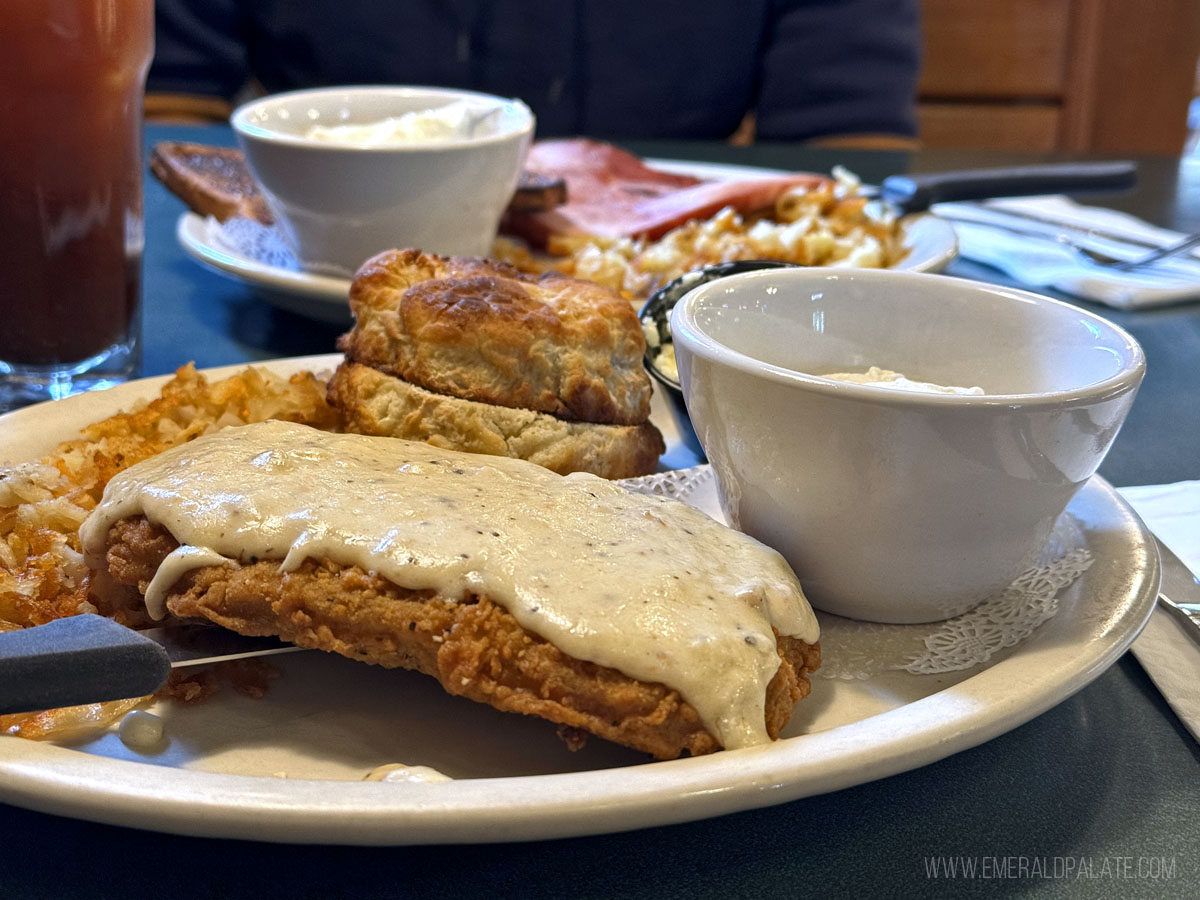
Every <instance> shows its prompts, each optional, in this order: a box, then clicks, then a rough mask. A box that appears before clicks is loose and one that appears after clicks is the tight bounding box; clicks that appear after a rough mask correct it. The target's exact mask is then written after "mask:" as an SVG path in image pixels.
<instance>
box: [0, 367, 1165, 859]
mask: <svg viewBox="0 0 1200 900" xmlns="http://www.w3.org/2000/svg"><path fill="white" fill-rule="evenodd" d="M338 358H339V357H337V356H322V357H309V358H306V359H297V360H281V361H277V362H273V363H267V364H265V365H266V366H268V367H269V368H271V369H272V370H274V371H277V372H280V373H287V372H291V371H296V370H298V369H301V368H309V369H315V370H318V371H320V370H328V369H331V368H332V367H333V366H334V365H335V364H336V362H337V360H338ZM239 368H241V367H231V368H227V369H223V370H215V371H214V373H213V374H214V375H218V376H219V375H223V374H228V373H231V372H233V371H237V370H238V369H239ZM164 381H165V379H162V378H158V379H149V380H145V381H139V382H134V383H131V384H128V385H124V386H122V387H119V388H115V389H113V390H111V391H106V392H102V393H96V394H87V395H83V396H80V397H74V398H71V399H68V400H63V401H59V402H58V403H53V404H44V405H41V406H35V407H30V408H28V409H25V410H20V411H18V412H16V413H11V414H9V415H7V416H4V417H2V418H0V459H7V460H13V459H28V458H33V457H35V456H37V455H38V454H40V453H43V452H45V451H48V450H50V449H51V448H52V447H53V445H54V444H55V443H56V442H57V441H60V440H63V439H66V438H70V437H73V436H74V435H75V432H76V431H77V429H78V428H79V426H81V425H83V424H85V423H87V422H91V421H95V420H97V419H100V418H103V417H104V416H107V415H110V414H112V413H114V412H116V411H118V410H119V409H121V408H124V407H128V406H129V405H131V404H132V403H134V402H135V401H137V400H139V399H142V398H146V397H150V396H152V395H154V394H156V393H157V391H158V389H159V388H160V387H161V385H162V383H163V382H164ZM654 417H655V420H656V421H657V422H658V424H659V426H660V427H661V428H662V429H663V431H664V433H665V435H666V436H667V440H668V444H669V446H670V447H671V452H670V454H669V455H668V457H667V458H668V459H673V460H674V461H675V462H676V463H677V464H686V463H687V462H688V457H687V453H686V451H684V450H683V449H682V448H680V447H679V446H678V436H677V434H676V433H675V431H674V427H673V425H672V423H671V420H670V417H669V416H668V415H667V414H666V413H665V411H664V409H663V408H662V407H656V408H655V410H654ZM1068 512H1069V514H1070V515H1072V516H1074V517H1075V520H1076V522H1077V525H1078V528H1079V530H1080V532H1081V534H1082V535H1083V540H1084V542H1085V543H1086V547H1087V549H1088V550H1089V551H1090V552H1091V553H1092V555H1093V557H1094V559H1095V562H1094V563H1093V565H1092V566H1091V568H1090V569H1088V571H1086V572H1085V573H1084V574H1083V575H1082V576H1081V577H1080V578H1079V579H1078V580H1077V581H1076V582H1075V583H1074V584H1072V585H1071V587H1069V588H1067V589H1066V590H1065V591H1064V592H1063V593H1062V595H1061V596H1060V601H1059V611H1058V613H1057V615H1055V616H1054V617H1053V618H1052V619H1050V620H1049V621H1048V622H1046V623H1045V624H1043V625H1042V626H1041V627H1040V628H1039V629H1038V630H1037V632H1035V634H1034V635H1033V636H1032V637H1030V638H1028V639H1027V640H1025V641H1024V642H1023V643H1021V644H1019V645H1018V646H1017V647H1015V648H1014V649H1012V650H1011V651H1007V652H1006V653H1005V654H1001V655H999V658H994V659H996V661H994V662H993V664H992V665H991V666H990V667H986V668H977V669H973V670H967V671H964V672H958V673H953V674H951V675H937V676H930V675H927V676H917V675H909V674H906V673H889V674H887V675H886V676H879V677H875V678H871V679H868V680H865V681H830V680H818V681H816V683H815V685H814V690H813V694H812V696H811V697H810V698H808V699H807V700H805V701H804V702H802V703H801V704H800V705H799V706H798V707H797V710H796V715H795V717H794V719H793V721H792V723H791V725H790V726H789V727H788V730H787V732H786V737H785V739H783V740H780V741H778V742H776V743H773V744H771V745H769V746H763V747H758V748H753V749H748V750H737V751H726V752H723V753H716V754H713V755H711V756H705V757H699V758H695V759H682V760H675V761H672V762H646V758H645V757H644V756H641V755H639V754H636V753H633V752H631V751H627V750H624V749H622V748H619V747H615V746H613V745H610V744H607V743H606V742H604V741H599V740H593V741H591V742H590V743H589V744H588V746H587V747H585V748H584V749H583V750H582V751H580V752H579V753H574V754H572V753H568V752H567V751H566V750H565V749H564V747H563V745H562V744H561V743H560V742H559V741H558V739H557V738H556V737H555V733H554V727H553V726H552V725H549V724H547V723H545V722H542V721H540V720H537V719H532V718H525V717H521V716H512V715H504V714H502V713H498V712H496V711H494V710H492V709H490V708H487V707H483V706H480V705H478V704H474V703H471V702H469V701H467V700H464V699H462V698H455V697H450V696H448V695H446V694H444V693H443V692H442V690H441V688H440V687H438V686H437V685H436V683H434V682H433V681H432V680H431V679H427V678H424V677H423V676H420V675H416V674H413V673H409V672H398V671H388V670H383V669H379V668H375V667H371V666H364V665H361V664H359V663H355V662H352V661H350V660H345V659H341V658H339V657H333V656H327V655H325V654H318V653H302V654H291V655H289V656H286V657H279V658H278V660H279V661H278V665H279V668H281V669H282V670H283V676H282V677H281V678H280V679H279V680H278V681H277V682H275V683H274V684H273V685H272V687H271V690H270V691H269V693H268V694H267V696H266V698H264V699H262V700H251V699H248V698H245V697H241V696H239V695H236V694H234V693H233V692H225V693H224V694H219V695H218V696H217V697H215V698H214V699H212V700H210V701H208V702H206V703H203V704H200V705H199V706H196V707H193V708H182V709H181V708H178V707H176V706H174V705H172V704H162V706H161V708H160V709H158V710H156V711H157V712H158V713H159V714H160V715H162V716H163V717H164V719H165V723H166V728H167V732H168V734H169V735H170V742H169V744H168V746H167V747H166V748H165V749H164V750H162V751H161V752H159V753H157V754H154V755H149V756H141V755H139V754H137V753H134V752H133V751H131V750H129V749H128V748H126V747H125V746H124V745H123V744H122V743H121V742H120V740H119V739H118V738H117V736H116V735H115V734H113V733H108V734H105V735H104V736H103V737H101V738H99V739H96V740H93V741H90V742H88V743H85V744H79V745H75V746H69V747H68V746H56V745H53V744H49V743H40V742H33V741H25V740H21V739H18V738H15V737H8V736H0V800H2V801H4V802H7V803H12V804H16V805H19V806H25V807H29V808H31V809H37V810H42V811H46V812H51V813H57V814H61V815H68V816H75V817H79V818H85V819H91V820H95V821H100V822H108V823H113V824H119V825H128V826H133V827H138V828H149V829H157V830H162V831H169V832H177V833H183V834H194V835H207V836H224V837H235V838H252V839H256V840H273V841H294V842H322V843H352V844H416V843H443V842H475V841H479V842H491V841H496V840H523V839H538V838H550V837H563V836H568V835H583V834H595V833H602V832H609V831H617V830H625V829H631V828H641V827H646V826H651V825H661V824H666V823H670V822H680V821H687V820H693V819H699V818H704V817H708V816H714V815H718V814H721V813H728V812H733V811H736V810H744V809H750V808H754V807H761V806H768V805H771V804H776V803H782V802H784V801H787V800H792V799H796V798H799V797H805V796H809V795H812V794H819V793H823V792H826V791H832V790H837V789H839V788H843V787H847V786H850V785H855V784H860V783H863V782H868V781H872V780H874V779H877V778H882V777H884V776H887V775H891V774H894V773H897V772H902V771H906V770H908V769H912V768H915V767H917V766H921V765H925V764H926V763H930V762H933V761H935V760H938V759H941V758H943V757H945V756H948V755H950V754H952V753H955V752H958V751H960V750H963V749H966V748H968V747H972V746H974V745H976V744H980V743H982V742H984V741H986V740H989V739H990V738H992V737H995V736H996V735H999V734H1002V733H1003V732H1005V731H1008V730H1009V729H1011V728H1013V727H1015V726H1017V725H1019V724H1021V723H1023V722H1026V721H1028V720H1029V719H1031V718H1033V717H1034V716H1036V715H1037V714H1039V713H1041V712H1042V711H1044V710H1046V709H1048V708H1050V707H1051V706H1053V705H1054V704H1056V703H1058V702H1060V701H1061V700H1063V699H1064V698H1066V697H1067V696H1069V695H1070V694H1072V693H1073V692H1075V691H1076V690H1078V689H1079V688H1081V687H1083V686H1084V685H1085V684H1087V683H1088V682H1089V681H1091V680H1092V679H1094V678H1095V677H1096V676H1098V675H1099V674H1100V673H1101V672H1102V671H1104V669H1105V668H1106V667H1107V666H1109V665H1110V664H1111V663H1113V662H1114V661H1115V660H1116V659H1117V657H1119V656H1120V655H1121V654H1122V653H1123V652H1124V651H1125V649H1126V648H1127V647H1128V645H1129V644H1130V642H1131V641H1132V640H1133V638H1134V637H1135V636H1136V635H1137V633H1138V631H1139V630H1140V629H1141V627H1142V625H1143V624H1144V623H1145V621H1146V619H1147V617H1148V616H1149V614H1150V612H1151V611H1152V609H1153V605H1154V599H1155V595H1156V592H1157V585H1158V557H1157V554H1156V553H1155V552H1154V550H1153V548H1152V546H1151V543H1150V538H1149V536H1148V534H1147V532H1146V531H1145V529H1144V528H1143V526H1142V524H1141V522H1140V520H1139V519H1138V518H1137V517H1136V516H1135V515H1134V514H1133V513H1132V512H1131V511H1130V509H1129V507H1128V506H1126V505H1125V503H1124V502H1123V501H1122V500H1121V499H1120V497H1118V495H1117V494H1116V492H1115V491H1114V490H1113V489H1112V488H1111V487H1109V486H1108V485H1107V484H1106V483H1105V482H1103V481H1100V480H1098V479H1094V480H1093V481H1091V482H1090V483H1089V484H1088V485H1087V486H1085V487H1084V489H1083V490H1082V491H1081V492H1080V494H1079V495H1078V496H1077V497H1076V499H1075V500H1074V501H1073V502H1072V504H1071V506H1070V508H1069V510H1068ZM395 762H403V763H408V764H410V765H415V764H422V765H429V766H433V767H434V768H437V769H440V770H441V771H443V772H445V773H447V774H449V775H452V776H454V778H455V780H454V781H450V782H445V783H432V784H429V783H427V784H397V783H386V782H364V781H362V780H361V779H362V778H363V776H364V775H365V774H366V773H367V772H368V771H369V770H371V769H372V768H374V767H376V766H378V765H381V764H386V763H395Z"/></svg>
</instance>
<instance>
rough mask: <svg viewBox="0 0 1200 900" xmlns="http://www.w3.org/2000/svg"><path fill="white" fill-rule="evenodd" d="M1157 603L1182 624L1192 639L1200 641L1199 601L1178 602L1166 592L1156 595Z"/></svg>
mask: <svg viewBox="0 0 1200 900" xmlns="http://www.w3.org/2000/svg"><path fill="white" fill-rule="evenodd" d="M1158 603H1159V606H1161V607H1162V608H1163V609H1165V610H1166V611H1167V612H1169V613H1170V614H1171V615H1172V616H1174V617H1175V618H1176V619H1177V620H1178V621H1179V622H1180V623H1182V624H1183V628H1184V630H1185V631H1186V632H1187V633H1188V634H1189V635H1190V636H1191V638H1192V640H1194V641H1197V642H1200V603H1178V602H1176V601H1174V600H1172V599H1171V598H1170V597H1168V596H1167V595H1166V594H1159V595H1158Z"/></svg>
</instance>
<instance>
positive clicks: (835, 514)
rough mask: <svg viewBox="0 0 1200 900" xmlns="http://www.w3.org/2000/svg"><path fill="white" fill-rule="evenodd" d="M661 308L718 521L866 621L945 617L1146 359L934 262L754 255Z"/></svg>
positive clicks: (1048, 513) (1075, 461)
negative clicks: (909, 266)
mask: <svg viewBox="0 0 1200 900" xmlns="http://www.w3.org/2000/svg"><path fill="white" fill-rule="evenodd" d="M670 324H671V335H672V339H673V343H674V348H675V355H676V360H677V364H678V369H679V380H680V384H681V387H682V390H683V394H684V397H685V399H686V402H687V408H688V411H689V413H690V415H691V420H692V423H693V425H694V426H695V429H696V434H697V436H698V439H699V441H700V443H701V444H702V445H703V447H704V450H705V452H706V454H707V456H708V459H709V461H710V462H711V463H712V465H713V467H714V468H715V470H716V474H717V479H718V482H719V486H720V495H721V502H722V505H723V507H724V510H725V512H726V514H727V515H728V517H729V519H730V521H731V522H732V523H733V525H734V526H735V527H737V528H740V529H742V530H743V531H746V532H747V533H749V534H751V535H752V536H754V537H756V538H758V539H759V540H761V541H763V542H764V543H766V544H768V545H770V546H773V547H775V548H776V549H777V550H779V551H780V552H781V553H782V554H783V556H784V557H785V558H786V559H787V560H788V561H789V562H790V563H791V565H792V567H793V568H794V569H795V571H796V573H797V575H798V576H799V578H800V581H801V584H802V585H803V587H804V590H805V593H806V594H807V595H808V597H809V598H810V600H811V602H812V604H813V606H815V607H817V608H819V609H823V610H825V611H827V612H832V613H836V614H838V615H844V616H849V617H852V618H857V619H863V620H868V621H878V622H892V623H911V622H930V621H938V620H941V619H946V618H949V617H951V616H955V615H958V614H960V613H962V612H965V611H966V610H968V609H970V608H972V607H973V606H975V605H977V604H978V603H979V602H981V601H982V600H984V599H986V598H987V597H988V596H991V595H993V594H995V593H996V592H998V591H1000V590H1002V589H1003V588H1005V587H1006V586H1007V585H1008V584H1010V583H1011V582H1012V581H1013V580H1014V579H1015V578H1016V577H1017V576H1019V575H1020V574H1021V573H1022V572H1023V571H1025V570H1026V569H1027V568H1028V567H1029V566H1030V565H1031V564H1032V563H1033V561H1034V560H1035V558H1036V556H1037V554H1038V552H1039V551H1040V550H1041V549H1042V548H1043V547H1044V546H1045V544H1046V542H1047V540H1048V538H1049V536H1050V534H1051V531H1052V530H1053V528H1054V525H1055V522H1056V520H1057V519H1058V517H1059V516H1060V515H1061V514H1062V513H1063V510H1064V509H1065V508H1066V506H1067V503H1068V502H1069V501H1070V499H1071V498H1072V497H1073V496H1074V494H1075V493H1076V491H1078V490H1079V488H1080V487H1081V486H1082V485H1083V484H1084V483H1085V482H1086V481H1087V480H1088V479H1089V478H1090V477H1092V475H1093V474H1094V473H1095V472H1096V469H1097V468H1098V467H1099V465H1100V463H1101V461H1102V460H1103V459H1104V456H1105V454H1106V453H1107V452H1108V450H1109V447H1110V446H1111V445H1112V442H1113V440H1114V439H1115V438H1116V436H1117V433H1118V431H1119V430H1120V428H1121V425H1122V423H1123V422H1124V421H1125V417H1126V415H1127V414H1128V412H1129V408H1130V406H1131V404H1132V403H1133V400H1134V396H1135V395H1136V393H1137V389H1138V386H1139V385H1140V383H1141V380H1142V376H1143V374H1144V372H1145V357H1144V355H1143V353H1142V350H1141V348H1140V347H1139V346H1138V344H1137V342H1136V341H1134V339H1133V338H1132V337H1131V336H1130V335H1129V334H1128V333H1126V332H1125V331H1123V330H1122V329H1120V328H1118V327H1117V326H1115V325H1113V324H1112V323H1110V322H1108V321H1107V320H1105V319H1103V318H1101V317H1099V316H1096V315H1093V314H1091V313H1089V312H1086V311H1084V310H1082V309H1080V308H1078V307H1075V306H1072V305H1070V304H1068V303H1063V302H1060V301H1057V300H1053V299H1051V298H1049V297H1044V296H1040V295H1037V294H1033V293H1029V292H1026V291H1019V290H1012V289H1009V288H1004V287H997V286H995V285H989V284H983V283H979V282H971V281H966V280H963V279H958V278H946V277H943V276H937V275H921V274H913V273H905V272H895V271H887V270H849V269H844V270H839V269H828V268H826V269H817V268H810V269H805V268H791V269H776V270H763V271H757V272H749V273H745V274H741V275H733V276H730V277H727V278H722V279H720V280H717V281H713V282H710V283H708V284H704V285H701V286H699V287H697V288H695V289H694V290H692V291H690V292H688V293H687V294H686V295H685V296H684V297H683V298H681V299H680V300H679V302H678V303H677V304H676V305H675V307H674V309H673V310H672V312H671V317H670Z"/></svg>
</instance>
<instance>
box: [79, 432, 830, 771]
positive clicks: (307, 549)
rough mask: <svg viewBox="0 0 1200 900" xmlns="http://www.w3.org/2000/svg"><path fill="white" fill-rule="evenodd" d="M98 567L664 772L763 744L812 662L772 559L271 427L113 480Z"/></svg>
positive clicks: (801, 615)
mask: <svg viewBox="0 0 1200 900" xmlns="http://www.w3.org/2000/svg"><path fill="white" fill-rule="evenodd" d="M80 537H81V542H82V544H83V547H84V550H85V553H86V555H87V558H88V561H89V564H91V565H93V566H94V567H100V566H104V567H106V568H107V569H108V571H109V573H110V574H111V576H112V577H113V579H114V580H116V581H117V582H119V583H121V584H124V585H128V586H130V587H131V589H132V588H133V587H136V589H137V590H138V591H139V592H140V593H141V594H143V595H144V596H145V599H146V605H147V609H148V611H149V612H150V614H151V615H152V616H153V617H155V618H161V617H162V615H163V614H164V613H165V612H166V611H168V610H169V611H170V612H171V613H173V614H175V615H177V616H185V617H203V618H207V619H210V620H212V621H214V622H217V623H219V624H221V625H224V626H226V627H228V628H231V629H233V630H235V631H239V632H242V633H246V634H278V635H279V636H281V637H282V638H284V639H285V640H289V641H293V642H295V643H297V644H300V645H303V646H309V647H316V648H320V649H323V650H329V651H333V652H336V653H340V654H342V655H345V656H347V657H350V658H352V659H357V660H362V661H364V662H371V663H375V664H378V665H383V666H388V667H402V668H410V669H416V670H418V671H421V672H425V673H427V674H429V675H432V676H434V677H435V678H437V679H438V680H439V682H441V684H442V685H443V686H444V687H445V688H446V690H447V691H449V692H450V693H452V694H458V695H462V696H466V697H469V698H471V699H473V700H477V701H480V702H484V703H489V704H491V705H493V706H495V707H496V708H498V709H501V710H506V711H512V712H521V713H527V714H534V715H538V716H542V717H544V718H546V719H549V720H550V721H552V722H556V723H558V724H559V725H561V726H565V728H566V729H567V731H568V732H569V733H570V734H571V735H573V734H574V733H575V732H576V730H582V731H586V732H590V733H593V734H596V735H599V736H602V737H605V738H608V739H611V740H613V741H616V742H618V743H622V744H625V745H628V746H631V747H634V748H637V749H640V750H643V751H646V752H648V753H651V754H653V755H655V756H657V757H659V758H671V757H675V756H678V755H680V754H681V753H684V752H689V753H692V754H698V753H706V752H711V751H714V750H718V749H721V748H722V747H724V748H734V747H742V746H749V745H752V744H756V743H762V742H765V741H769V740H771V739H774V738H775V737H777V736H778V735H779V733H780V731H781V729H782V728H783V727H784V726H785V725H786V723H787V721H788V718H789V717H790V715H791V711H792V707H793V705H794V704H795V703H796V702H797V701H798V700H799V699H801V698H802V697H804V696H805V695H806V694H807V693H808V689H809V684H808V680H807V677H806V676H807V674H808V673H809V672H811V671H812V670H814V669H815V668H816V667H817V666H818V665H819V662H820V653H819V650H818V648H817V647H816V646H815V644H816V638H817V628H816V620H815V617H813V615H812V611H811V609H809V607H808V604H807V603H806V602H805V600H804V598H803V595H802V593H801V592H800V589H799V585H798V584H797V583H796V581H795V576H794V575H793V574H792V572H791V570H790V569H788V567H787V564H786V563H784V562H783V560H782V558H781V557H779V555H778V554H777V553H775V551H773V550H771V549H769V548H767V547H765V546H763V545H761V544H759V543H758V542H756V541H754V540H752V539H751V538H748V537H746V536H745V535H742V534H740V533H738V532H735V531H732V530H730V529H728V528H725V527H724V526H722V525H720V524H718V523H716V522H714V521H712V520H711V519H709V518H708V517H706V516H704V515H703V514H702V513H699V512H697V511H696V510H693V509H691V508H689V507H687V506H684V505H683V504H681V503H679V502H677V501H674V500H668V499H665V498H660V497H647V496H642V495H637V494H633V493H631V492H629V491H627V490H625V489H624V488H622V487H620V486H619V485H617V484H614V483H612V482H609V481H606V480H604V479H601V478H598V477H596V476H592V475H581V474H576V475H571V476H567V477H563V476H559V475H556V474H554V473H552V472H550V471H548V470H546V469H543V468H541V467H540V466H537V465H534V464H532V463H528V462H525V461H522V460H511V459H506V458H501V457H485V456H479V455H473V454H467V453H455V452H452V451H446V450H442V449H439V448H435V447H431V446H429V445H426V444H419V443H413V442H408V441H400V440H396V439H392V438H377V437H364V436H361V435H332V434H327V433H324V432H319V431H316V430H315V429H310V428H305V427H303V426H294V425H288V424H285V423H279V422H272V423H265V424H262V425H250V426H246V427H244V428H236V429H227V430H225V431H223V432H219V433H217V434H214V435H209V436H205V437H202V438H198V439H197V440H195V441H193V442H192V443H190V444H188V445H186V446H183V447H179V448H175V449H174V450H171V451H168V452H167V453H165V454H162V455H161V456H159V457H155V458H152V459H150V460H147V461H145V462H143V463H139V464H138V465H136V466H133V467H131V468H130V469H128V470H126V471H125V472H123V473H120V474H119V475H117V476H116V477H115V478H114V479H113V480H112V481H111V482H110V483H109V486H108V488H107V489H106V491H105V496H104V499H103V500H102V501H101V503H100V505H99V506H98V507H97V509H96V511H95V512H94V513H93V514H92V516H91V517H90V518H89V519H88V521H87V522H85V523H84V526H83V527H82V528H81V530H80Z"/></svg>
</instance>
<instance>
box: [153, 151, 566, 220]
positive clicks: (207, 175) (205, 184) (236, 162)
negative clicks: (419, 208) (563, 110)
mask: <svg viewBox="0 0 1200 900" xmlns="http://www.w3.org/2000/svg"><path fill="white" fill-rule="evenodd" d="M150 171H151V172H153V173H154V175H155V176H156V177H157V178H158V180H159V181H161V182H162V183H163V184H164V185H166V187H167V189H168V190H170V191H171V193H173V194H175V195H176V196H177V197H179V198H180V199H181V200H183V202H184V203H186V204H187V205H188V208H189V209H190V210H191V211H192V212H194V213H197V214H198V215H202V216H213V217H215V218H216V219H218V220H219V221H221V222H224V221H226V220H228V219H232V218H234V217H235V216H244V217H246V218H249V219H254V220H255V221H257V222H261V223H263V224H264V225H270V224H271V223H272V222H273V221H274V217H273V216H272V215H271V209H270V207H268V206H267V201H266V198H265V197H264V196H263V195H262V192H261V191H260V190H259V189H258V184H257V183H256V182H255V180H254V175H253V174H251V172H250V167H249V166H248V165H247V164H246V157H245V156H244V155H243V154H242V151H241V150H237V149H235V148H233V147H213V146H209V145H207V144H192V143H187V142H185V141H160V142H159V143H157V144H155V145H154V149H153V150H152V151H151V153H150ZM566 202H567V185H566V182H565V181H564V180H563V179H562V178H556V177H550V176H544V175H535V174H534V173H532V172H523V173H521V180H520V182H519V184H518V185H517V190H516V192H515V193H514V194H513V198H512V201H511V202H510V203H509V209H510V210H513V211H519V212H529V213H534V212H545V211H546V210H550V209H554V208H555V207H557V206H561V205H563V204H564V203H566Z"/></svg>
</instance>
